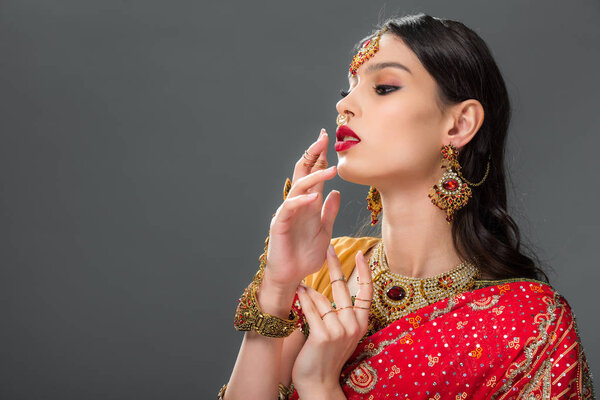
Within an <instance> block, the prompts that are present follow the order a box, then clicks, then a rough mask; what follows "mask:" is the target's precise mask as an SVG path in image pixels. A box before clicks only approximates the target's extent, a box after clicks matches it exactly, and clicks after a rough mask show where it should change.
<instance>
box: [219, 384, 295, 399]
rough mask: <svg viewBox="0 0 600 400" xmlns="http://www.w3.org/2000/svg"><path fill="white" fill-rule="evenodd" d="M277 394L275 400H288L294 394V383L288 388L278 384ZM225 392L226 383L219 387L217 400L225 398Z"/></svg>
mask: <svg viewBox="0 0 600 400" xmlns="http://www.w3.org/2000/svg"><path fill="white" fill-rule="evenodd" d="M278 389H279V393H278V395H277V400H288V399H289V398H290V396H291V395H292V393H294V382H292V383H291V384H290V386H289V387H286V386H285V385H283V384H282V383H280V384H279V388H278ZM226 390H227V383H226V384H224V385H223V386H222V387H221V390H219V393H217V400H223V397H224V396H225V391H226Z"/></svg>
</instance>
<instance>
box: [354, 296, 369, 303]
mask: <svg viewBox="0 0 600 400" xmlns="http://www.w3.org/2000/svg"><path fill="white" fill-rule="evenodd" d="M354 300H362V301H368V302H371V301H373V300H367V299H361V298H360V297H355V298H354Z"/></svg>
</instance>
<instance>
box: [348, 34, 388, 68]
mask: <svg viewBox="0 0 600 400" xmlns="http://www.w3.org/2000/svg"><path fill="white" fill-rule="evenodd" d="M386 30H387V29H386V28H384V29H382V30H380V31H379V32H377V34H376V35H375V36H373V37H372V38H371V39H369V40H367V41H366V42H364V43H363V45H362V47H361V48H360V50H359V51H358V53H356V55H355V56H354V58H353V59H352V62H351V63H350V70H349V71H348V75H349V76H354V75H356V70H358V67H360V66H361V65H363V64H364V63H365V62H366V61H367V60H368V59H369V58H371V57H373V55H374V54H375V53H377V50H379V39H381V35H382V34H383V33H384V32H385V31H386Z"/></svg>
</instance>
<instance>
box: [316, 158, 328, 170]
mask: <svg viewBox="0 0 600 400" xmlns="http://www.w3.org/2000/svg"><path fill="white" fill-rule="evenodd" d="M327 165H329V164H327V161H325V160H321V161H317V163H316V164H315V168H317V169H325V168H327Z"/></svg>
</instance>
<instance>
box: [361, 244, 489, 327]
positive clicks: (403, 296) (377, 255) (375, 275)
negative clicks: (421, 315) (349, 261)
mask: <svg viewBox="0 0 600 400" xmlns="http://www.w3.org/2000/svg"><path fill="white" fill-rule="evenodd" d="M369 266H370V268H371V276H372V279H373V302H372V303H371V316H372V317H374V318H375V319H376V321H372V322H377V326H372V328H374V329H377V330H379V329H382V328H384V327H385V326H387V325H389V324H391V323H392V322H394V321H396V320H397V319H399V318H401V317H403V316H405V315H407V314H410V313H411V312H413V311H415V310H418V309H419V308H421V307H425V306H427V305H429V304H432V303H435V302H436V301H439V300H442V299H445V298H447V297H450V296H453V295H457V294H459V293H462V292H465V291H468V290H471V289H472V288H473V286H474V284H475V280H476V279H477V278H478V276H479V269H478V268H477V267H476V266H475V265H474V264H471V263H469V262H466V261H465V262H462V263H461V264H459V265H457V266H455V267H454V268H452V269H451V270H449V271H446V272H444V273H442V274H439V275H435V276H431V277H427V278H413V277H409V276H404V275H399V274H396V273H393V272H392V271H390V268H389V266H388V263H387V259H386V256H385V252H384V249H383V240H382V241H380V242H379V244H378V245H377V247H376V248H375V250H374V251H373V254H372V256H371V260H370V261H369Z"/></svg>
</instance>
